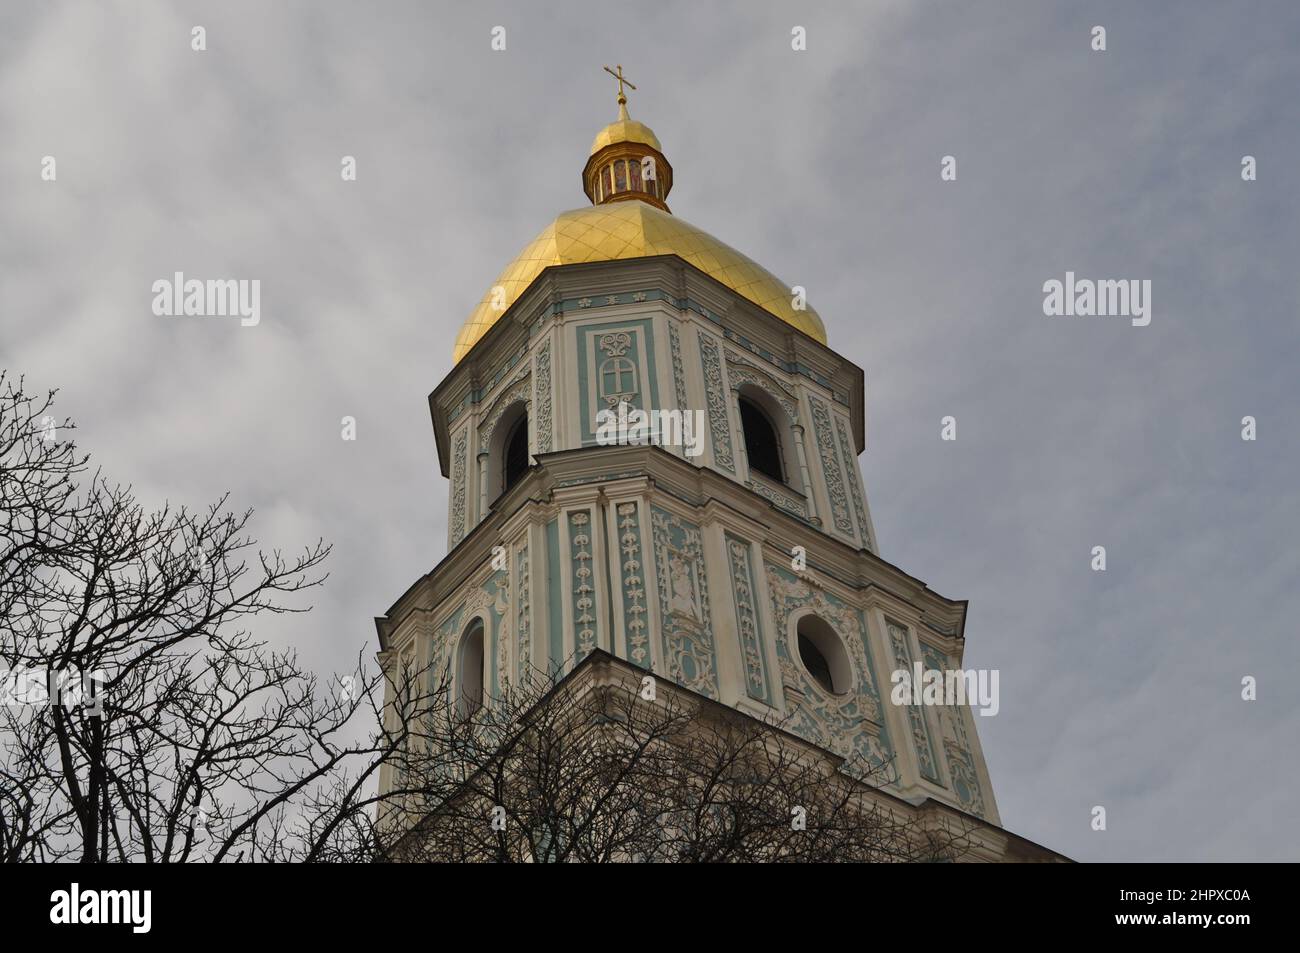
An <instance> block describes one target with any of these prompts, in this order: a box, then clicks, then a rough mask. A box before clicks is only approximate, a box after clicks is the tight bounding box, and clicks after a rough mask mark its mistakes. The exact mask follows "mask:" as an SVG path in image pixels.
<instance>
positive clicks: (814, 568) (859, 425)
mask: <svg viewBox="0 0 1300 953" xmlns="http://www.w3.org/2000/svg"><path fill="white" fill-rule="evenodd" d="M610 72H611V73H612V74H613V75H615V77H616V78H617V79H618V81H619V93H618V116H617V118H616V120H615V121H614V122H612V123H611V124H609V125H608V126H606V127H605V128H604V129H602V130H601V131H600V132H599V133H598V134H597V136H596V138H595V141H594V142H593V143H592V146H591V149H590V150H589V154H588V157H587V160H586V163H585V165H584V166H583V167H582V188H583V191H584V192H585V194H586V196H587V199H588V200H589V203H590V204H589V205H587V206H585V207H582V208H579V209H575V210H572V211H567V212H562V213H561V214H560V215H558V216H557V217H556V218H555V219H554V220H553V221H552V222H551V223H550V224H548V225H547V226H546V227H545V228H544V229H543V230H542V231H541V232H540V233H539V234H538V235H537V237H536V238H534V239H533V240H532V241H531V242H530V243H529V244H528V245H526V246H525V247H524V249H523V251H521V252H520V254H519V255H518V257H517V258H516V259H515V260H514V261H512V262H511V263H510V264H508V265H507V266H506V267H505V269H504V270H503V271H502V272H501V274H500V276H499V277H498V278H497V280H496V282H494V284H493V285H492V286H491V287H489V288H488V290H487V292H486V293H485V295H484V296H483V299H482V300H481V301H480V302H479V304H478V306H477V307H476V308H475V309H474V310H473V312H472V313H471V314H470V316H469V318H468V320H467V321H466V322H465V324H464V327H463V328H462V329H461V331H460V334H459V335H458V337H457V339H456V344H455V352H454V357H455V365H454V367H453V369H452V370H451V372H450V373H449V374H448V375H447V377H446V378H445V379H444V380H443V381H442V382H441V383H439V384H438V386H437V387H436V388H435V390H434V391H433V393H432V394H431V395H430V397H429V409H430V412H431V414H432V418H433V424H434V433H435V439H436V441H437V448H438V459H439V463H440V466H441V470H442V475H443V476H444V477H446V478H447V479H449V480H450V484H451V485H450V492H449V501H450V502H449V514H448V522H447V527H448V530H447V532H448V539H447V543H448V550H449V551H448V554H447V556H446V558H445V559H443V560H442V562H440V563H439V564H438V565H437V566H436V567H435V568H434V569H433V570H432V571H431V572H430V573H428V574H427V575H425V576H424V577H422V578H421V579H419V580H417V581H416V582H415V584H414V585H412V586H411V588H410V589H408V590H407V592H406V593H405V594H404V595H403V596H402V597H401V598H400V599H398V601H397V602H396V603H395V604H394V606H393V607H392V609H390V610H389V612H388V614H387V615H386V616H384V617H381V618H380V619H378V620H377V626H378V631H379V638H380V643H381V648H382V653H381V658H382V659H384V661H385V664H389V665H395V664H398V663H400V662H403V661H405V662H408V663H410V664H413V665H418V666H420V667H423V666H425V665H430V666H433V667H434V668H435V669H436V670H439V671H447V672H449V673H450V674H451V678H452V681H453V688H454V690H455V691H457V692H458V693H460V695H461V697H463V698H465V699H468V700H469V701H468V702H467V704H474V703H476V702H475V699H479V700H481V701H482V703H484V704H491V698H492V697H493V695H494V694H495V693H498V692H499V691H500V690H501V688H502V686H503V685H505V684H506V683H508V682H510V681H512V680H515V679H520V678H525V677H527V676H528V675H529V673H533V672H546V673H558V674H563V673H565V672H567V671H570V670H572V669H573V667H574V666H576V665H579V664H581V663H582V661H583V659H584V658H585V657H586V656H587V655H588V654H590V653H591V652H593V651H595V650H597V649H601V650H604V651H606V652H608V653H610V654H612V655H614V656H617V657H618V658H621V659H624V660H626V661H627V662H630V663H631V664H633V665H636V666H639V667H641V668H643V669H645V670H646V671H648V672H653V673H655V674H656V675H658V676H660V677H662V678H665V679H668V680H671V681H672V682H675V683H676V684H678V685H680V686H682V687H683V688H685V689H687V690H689V691H691V692H695V693H698V694H699V695H702V696H705V697H707V698H710V699H713V700H715V701H718V702H720V703H722V704H725V705H729V706H732V707H733V708H735V709H738V710H740V711H742V712H745V713H747V714H749V715H752V716H754V717H756V718H761V719H765V720H769V721H772V722H774V723H779V724H781V725H782V726H783V727H784V728H785V729H786V730H788V731H791V732H793V733H795V734H797V735H800V736H802V737H803V738H805V739H806V740H808V741H810V742H812V743H813V744H816V745H818V746H820V747H822V748H824V749H826V750H827V751H830V752H833V753H834V754H837V755H840V756H843V757H844V758H846V759H849V761H851V762H854V763H858V764H868V765H872V766H878V767H881V768H882V769H883V770H887V772H888V777H889V779H890V780H889V781H888V783H887V785H886V790H887V791H889V793H891V794H893V795H895V796H897V797H899V798H901V799H904V800H907V801H910V802H911V803H913V804H919V803H922V802H923V801H924V799H927V798H929V799H932V800H935V801H939V802H942V803H944V804H947V805H950V806H952V807H954V808H957V809H958V810H960V811H962V812H964V813H966V814H969V815H973V816H974V817H976V818H978V819H980V820H981V821H983V822H985V823H987V824H989V825H993V826H996V825H998V824H999V819H998V812H997V806H996V804H995V801H994V798H993V790H992V786H991V784H990V781H989V777H988V772H987V770H986V768H985V764H984V757H983V754H982V751H981V749H980V744H979V738H978V736H977V734H976V730H975V719H973V718H972V712H971V709H970V708H968V707H966V706H964V705H950V706H942V705H921V704H910V703H908V704H894V703H893V702H892V701H891V687H892V686H891V673H893V672H895V671H897V670H904V671H907V672H909V673H910V672H912V671H913V670H914V665H915V663H917V662H920V663H921V664H922V666H923V667H925V668H928V669H939V670H951V669H957V668H960V667H961V663H962V655H963V652H964V647H965V643H964V624H965V617H966V603H965V602H962V601H954V600H950V599H946V598H944V597H942V596H940V595H938V594H937V593H935V592H933V591H931V590H930V589H929V588H928V587H927V586H926V585H925V583H923V582H922V581H920V580H919V579H916V578H915V577H913V576H910V575H908V574H907V573H906V572H904V571H903V570H902V569H899V568H898V567H896V566H894V565H892V564H891V563H889V562H887V561H886V560H885V559H884V558H882V557H881V555H880V550H879V547H878V543H877V539H876V534H875V530H874V528H873V526H872V521H871V512H870V509H869V507H868V504H867V497H866V494H865V491H864V489H863V483H862V477H861V472H860V470H859V466H858V455H859V454H861V453H862V452H864V450H865V426H864V376H863V371H862V369H861V368H859V367H858V366H857V365H855V364H854V363H853V362H852V361H850V360H848V359H847V358H846V357H844V356H843V355H841V354H839V353H837V352H836V351H834V350H833V349H832V348H831V347H830V346H829V344H828V339H827V335H826V330H825V327H824V326H823V323H822V319H821V318H820V316H819V315H818V314H817V312H816V311H815V310H813V308H812V307H811V306H809V305H807V304H806V302H805V300H804V296H803V294H802V289H798V288H794V287H792V286H791V285H789V284H786V283H784V282H782V281H780V280H778V279H777V278H776V277H775V276H774V275H772V274H771V273H770V272H768V271H767V270H766V269H764V268H763V267H761V266H760V265H758V264H757V263H756V262H754V261H752V260H751V259H749V258H747V257H746V256H745V255H743V254H741V253H740V252H738V251H736V250H735V249H734V248H732V247H731V246H729V245H727V244H724V243H723V242H721V241H719V240H718V239H716V238H714V237H713V236H712V235H710V234H709V233H707V232H705V231H703V230H702V229H700V228H697V227H696V226H694V225H691V224H690V223H689V222H686V221H684V220H683V219H681V218H679V217H678V216H677V215H675V214H674V213H673V212H672V211H670V210H669V207H668V204H667V199H668V195H669V191H670V190H671V188H672V182H673V168H672V165H671V164H670V162H669V160H668V158H667V155H666V154H665V152H664V149H663V147H662V146H661V144H660V142H659V139H658V137H657V136H656V135H655V134H654V132H652V131H651V130H650V129H649V127H647V126H646V125H644V124H643V123H641V122H638V121H636V120H633V119H632V118H631V117H630V116H629V114H628V108H627V98H626V95H625V93H624V89H625V87H629V88H633V89H634V88H635V87H631V84H630V83H628V82H627V79H626V77H624V76H623V75H622V67H619V68H618V71H617V72H615V71H614V70H610ZM618 405H626V406H627V407H629V408H632V409H636V410H641V411H645V412H650V411H680V412H682V413H686V414H691V415H693V418H692V419H698V420H700V421H701V422H702V428H701V432H700V433H699V434H698V438H699V440H698V446H697V447H696V448H694V449H696V450H698V451H699V452H698V453H693V452H688V451H690V450H691V449H692V448H689V447H686V446H682V445H656V444H654V443H653V442H650V443H646V442H640V443H637V444H632V443H628V444H625V445H614V446H610V445H604V444H602V443H601V442H600V441H599V440H598V438H597V415H598V413H599V412H600V411H602V410H607V409H611V408H614V407H616V406H618Z"/></svg>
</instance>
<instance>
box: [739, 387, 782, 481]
mask: <svg viewBox="0 0 1300 953" xmlns="http://www.w3.org/2000/svg"><path fill="white" fill-rule="evenodd" d="M740 426H741V428H742V429H743V430H744V432H745V453H746V454H748V456H749V468H750V469H751V470H757V471H758V472H759V473H761V474H763V476H766V477H771V478H772V479H773V480H776V481H777V482H778V483H784V482H785V474H784V472H782V468H781V443H780V441H779V440H778V439H777V436H776V428H774V427H773V426H772V422H771V421H770V420H768V419H767V414H765V413H763V411H761V410H760V409H759V408H758V405H757V404H755V403H754V402H753V401H750V400H747V399H746V398H744V397H742V398H740Z"/></svg>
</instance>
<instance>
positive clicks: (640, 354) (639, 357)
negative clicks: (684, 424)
mask: <svg viewBox="0 0 1300 953" xmlns="http://www.w3.org/2000/svg"><path fill="white" fill-rule="evenodd" d="M593 338H594V347H592V348H589V347H588V345H589V343H591V339H593ZM589 349H590V350H592V352H593V354H594V357H591V356H589V355H588V353H587V352H588V350H589ZM592 360H594V361H595V365H594V366H593V365H592V363H591V362H592ZM618 361H626V362H629V363H630V364H631V365H632V366H634V367H635V368H636V379H635V381H631V382H629V381H628V379H627V378H626V376H624V375H623V374H620V372H619V367H621V366H623V365H616V364H615V363H614V362H618ZM657 375H658V372H657V371H656V369H655V349H654V322H653V321H651V320H650V319H649V318H641V319H634V320H629V321H613V322H609V323H606V324H593V325H590V326H588V327H582V328H579V329H578V409H579V414H580V415H581V417H582V442H583V444H584V445H590V444H593V443H595V442H596V429H595V428H596V413H597V411H600V410H602V409H604V408H606V407H609V406H610V401H607V400H605V399H604V396H605V395H606V393H607V392H608V396H609V398H610V400H612V401H613V405H614V406H617V404H618V400H617V399H616V398H617V397H619V396H624V397H626V400H627V403H628V405H629V406H631V407H637V408H640V409H642V410H646V409H649V408H657V407H662V405H661V404H660V403H659V384H658V379H657ZM602 383H604V384H606V385H612V387H613V390H610V386H605V387H604V388H602ZM628 384H630V385H631V386H624V385H628ZM593 385H594V388H595V397H594V399H593V398H592V396H591V394H590V391H591V390H592V389H593ZM593 400H594V402H593Z"/></svg>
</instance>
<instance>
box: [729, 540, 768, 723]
mask: <svg viewBox="0 0 1300 953" xmlns="http://www.w3.org/2000/svg"><path fill="white" fill-rule="evenodd" d="M726 538H727V556H728V558H729V559H730V561H731V589H732V593H733V595H734V597H735V602H736V625H737V630H738V631H737V634H738V635H739V637H740V652H741V657H742V659H743V660H744V667H745V692H746V694H748V695H749V697H750V698H753V699H757V700H758V701H761V702H765V703H770V702H771V696H770V694H769V692H768V687H767V666H766V664H765V663H764V661H763V633H762V631H761V629H760V624H759V615H758V606H757V605H756V602H757V596H756V593H755V588H754V572H753V569H752V567H751V565H750V546H749V543H747V542H745V541H744V540H743V539H739V538H738V537H735V536H732V535H731V534H730V533H728V534H727V537H726Z"/></svg>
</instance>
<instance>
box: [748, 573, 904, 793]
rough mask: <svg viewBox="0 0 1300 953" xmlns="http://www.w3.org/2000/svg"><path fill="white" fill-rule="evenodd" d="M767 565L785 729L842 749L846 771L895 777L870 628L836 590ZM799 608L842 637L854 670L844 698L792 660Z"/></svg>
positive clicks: (885, 779) (882, 779) (882, 780)
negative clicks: (785, 709) (794, 622)
mask: <svg viewBox="0 0 1300 953" xmlns="http://www.w3.org/2000/svg"><path fill="white" fill-rule="evenodd" d="M766 570H767V584H768V592H769V594H770V596H771V599H772V618H773V621H774V623H775V624H776V627H777V638H776V652H777V661H778V663H779V665H780V668H781V679H782V682H783V684H784V687H785V697H786V703H787V707H788V709H789V711H790V730H791V731H793V732H794V733H795V734H797V735H799V736H801V737H803V738H807V739H808V740H809V741H811V742H813V743H814V744H817V745H820V746H821V747H823V748H827V749H829V750H831V751H834V752H836V753H837V754H840V755H842V756H843V757H844V758H846V759H847V763H846V770H849V771H850V772H855V773H866V772H871V774H872V775H873V776H874V777H875V778H876V779H877V781H878V783H886V782H891V781H896V780H897V772H896V769H895V767H894V765H893V761H894V746H893V744H892V742H891V741H890V736H889V728H888V726H887V725H886V723H885V715H884V707H883V704H882V702H881V698H880V689H879V682H878V681H877V679H876V672H875V667H874V666H873V665H872V662H871V653H870V652H869V651H868V649H867V640H868V638H869V633H868V629H867V625H866V619H865V617H864V616H863V614H862V613H861V612H860V611H859V610H856V609H854V608H853V607H851V606H849V605H847V604H846V603H845V602H844V601H843V600H841V599H839V598H837V597H836V596H833V595H831V594H830V593H828V592H824V591H822V590H819V589H813V588H811V587H809V586H808V585H806V584H805V583H804V582H803V580H801V579H800V578H799V577H798V576H796V575H795V573H794V572H792V571H791V570H789V569H787V568H786V567H784V566H780V565H777V564H775V563H767V564H766ZM804 609H811V610H812V613H813V614H814V615H816V616H818V617H819V618H821V619H822V620H823V621H825V622H826V623H827V624H829V625H830V626H831V628H832V629H834V630H835V633H836V635H838V636H839V637H840V639H841V640H842V641H843V642H844V645H845V648H846V650H847V651H848V653H849V657H850V660H851V661H852V664H853V669H854V672H855V684H854V687H853V691H852V692H850V693H849V697H847V698H845V697H843V696H836V695H831V694H829V693H828V692H826V691H825V690H824V689H823V688H822V687H821V686H819V685H816V684H814V683H813V681H812V680H811V679H810V678H808V677H807V676H806V675H805V674H804V669H803V666H802V664H796V662H795V653H796V652H797V651H798V646H792V645H790V644H789V638H788V635H787V633H788V632H789V628H790V621H789V620H790V616H791V615H792V614H793V613H794V612H796V611H797V610H804Z"/></svg>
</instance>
